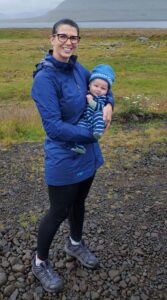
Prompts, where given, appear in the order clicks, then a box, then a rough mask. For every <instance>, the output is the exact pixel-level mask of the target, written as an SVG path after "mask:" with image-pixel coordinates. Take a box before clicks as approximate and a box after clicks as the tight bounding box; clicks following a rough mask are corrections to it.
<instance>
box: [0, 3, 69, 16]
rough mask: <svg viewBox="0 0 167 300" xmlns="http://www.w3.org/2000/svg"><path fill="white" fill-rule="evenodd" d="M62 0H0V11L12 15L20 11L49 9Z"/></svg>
mask: <svg viewBox="0 0 167 300" xmlns="http://www.w3.org/2000/svg"><path fill="white" fill-rule="evenodd" d="M61 2H63V0H47V1H46V0H28V1H23V0H0V13H3V14H6V15H12V14H16V13H22V12H32V11H38V10H51V9H53V8H56V6H57V5H59V4H60V3H61Z"/></svg>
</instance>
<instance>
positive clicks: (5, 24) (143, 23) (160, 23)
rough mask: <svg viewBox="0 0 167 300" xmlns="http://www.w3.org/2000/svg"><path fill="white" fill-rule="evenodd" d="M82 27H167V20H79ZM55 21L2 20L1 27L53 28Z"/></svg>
mask: <svg viewBox="0 0 167 300" xmlns="http://www.w3.org/2000/svg"><path fill="white" fill-rule="evenodd" d="M78 24H79V26H80V27H81V28H163V29H165V28H167V21H124V22H119V21H117V22H116V21H114V22H78ZM52 26H53V22H33V23H30V22H29V23H28V22H13V23H12V22H3V21H2V22H0V28H52Z"/></svg>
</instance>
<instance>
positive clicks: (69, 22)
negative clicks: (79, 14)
mask: <svg viewBox="0 0 167 300" xmlns="http://www.w3.org/2000/svg"><path fill="white" fill-rule="evenodd" d="M60 25H69V26H72V27H74V28H76V30H77V33H78V35H79V26H78V24H77V23H76V22H74V21H73V20H71V19H62V20H60V21H58V22H56V23H55V24H54V25H53V28H52V34H55V33H57V29H58V27H59V26H60Z"/></svg>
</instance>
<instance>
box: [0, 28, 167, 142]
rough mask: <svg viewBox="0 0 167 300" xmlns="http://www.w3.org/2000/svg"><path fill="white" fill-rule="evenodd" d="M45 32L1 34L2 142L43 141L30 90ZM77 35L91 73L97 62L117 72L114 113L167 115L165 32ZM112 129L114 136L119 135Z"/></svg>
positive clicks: (43, 48)
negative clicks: (79, 37)
mask: <svg viewBox="0 0 167 300" xmlns="http://www.w3.org/2000/svg"><path fill="white" fill-rule="evenodd" d="M49 33H50V32H49V30H48V29H1V30H0V47H1V56H0V82H1V88H0V107H1V112H0V138H1V141H2V142H3V143H8V144H9V143H13V142H21V141H36V140H40V141H41V140H42V139H43V136H44V133H43V130H42V127H41V123H40V119H39V116H38V113H37V112H36V109H35V106H34V103H33V101H32V100H31V97H30V91H31V84H32V72H33V70H34V68H35V64H36V63H38V62H39V61H40V59H41V58H43V56H44V54H45V53H46V52H47V50H48V49H49V47H50V44H49V39H48V37H49ZM81 37H82V38H81V42H80V46H79V50H78V53H77V54H78V56H79V61H80V62H81V63H82V64H84V65H85V66H86V67H87V68H88V69H90V70H91V69H92V68H93V67H94V65H96V64H99V63H108V64H110V65H111V66H113V68H114V70H115V73H116V80H115V83H114V85H113V92H114V96H115V100H116V106H115V114H118V115H119V114H121V113H126V112H128V113H139V112H140V113H156V114H157V115H158V114H161V115H164V116H165V115H166V114H167V31H166V30H151V29H150V30H149V29H147V30H132V29H131V30H130V29H129V30H128V29H127V30H121V29H119V30H116V29H113V30H112V29H103V30H99V29H98V30H97V29H95V30H93V29H91V30H88V29H85V30H81ZM141 37H144V38H141ZM153 123H154V122H153ZM153 123H152V126H153V127H154V125H153ZM114 126H118V124H116V125H114ZM114 126H113V129H112V130H111V131H113V132H112V134H114V132H116V131H117V130H116V129H114ZM155 127H156V125H155ZM157 139H158V136H157Z"/></svg>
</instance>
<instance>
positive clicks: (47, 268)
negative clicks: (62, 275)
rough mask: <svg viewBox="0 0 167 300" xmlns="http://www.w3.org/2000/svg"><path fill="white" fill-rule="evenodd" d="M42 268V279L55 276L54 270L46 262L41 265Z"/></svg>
mask: <svg viewBox="0 0 167 300" xmlns="http://www.w3.org/2000/svg"><path fill="white" fill-rule="evenodd" d="M41 267H42V269H41V270H40V273H41V277H42V279H48V277H49V279H52V278H53V276H54V273H53V271H52V269H51V268H50V266H49V265H48V266H46V265H44V264H42V265H41Z"/></svg>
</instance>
